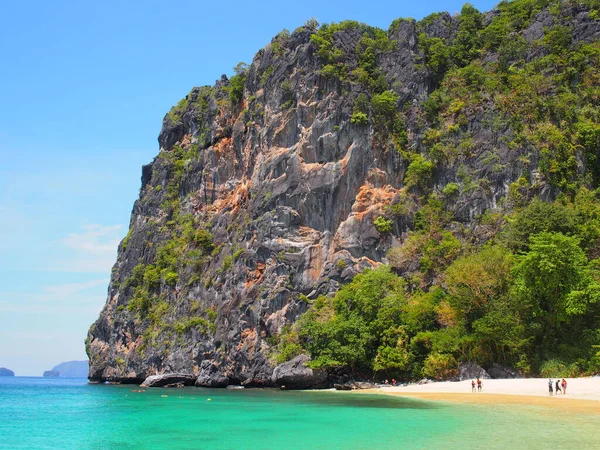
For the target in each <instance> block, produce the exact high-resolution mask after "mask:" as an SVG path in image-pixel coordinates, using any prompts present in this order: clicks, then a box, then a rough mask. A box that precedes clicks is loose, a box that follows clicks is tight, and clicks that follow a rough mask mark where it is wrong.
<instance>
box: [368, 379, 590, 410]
mask: <svg viewBox="0 0 600 450" xmlns="http://www.w3.org/2000/svg"><path fill="white" fill-rule="evenodd" d="M566 380H567V383H568V385H567V395H562V394H558V395H553V396H550V395H549V394H548V379H547V378H527V379H510V380H482V382H483V389H482V391H481V392H477V393H472V392H471V380H466V381H459V382H451V381H445V382H439V383H429V384H422V385H418V384H410V385H408V386H396V387H392V386H389V387H387V386H386V387H380V388H377V389H366V390H363V391H360V392H364V393H377V394H386V395H397V396H401V397H412V398H420V399H423V400H433V401H448V402H453V403H471V404H490V405H492V404H507V405H510V404H520V405H531V406H541V407H550V408H557V409H560V410H562V411H564V412H571V413H596V414H600V377H596V378H566ZM554 381H556V380H554Z"/></svg>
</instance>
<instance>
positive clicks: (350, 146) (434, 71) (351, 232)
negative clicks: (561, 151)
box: [86, 3, 600, 386]
mask: <svg viewBox="0 0 600 450" xmlns="http://www.w3.org/2000/svg"><path fill="white" fill-rule="evenodd" d="M536 8H537V9H535V8H534V9H531V10H528V11H529V12H528V14H529V15H528V16H527V18H526V20H522V21H521V23H520V24H517V25H514V24H513V25H511V26H510V27H508V28H507V30H508V31H506V33H505V34H504V35H502V36H501V39H502V40H503V42H504V41H509V40H513V41H518V42H520V43H523V45H522V46H521V47H520V49H519V53H518V54H512V55H511V54H508V56H507V55H506V52H504V53H503V50H502V49H503V47H502V45H500V46H499V45H492V44H490V45H489V46H488V47H489V48H485V49H484V50H480V51H479V52H478V53H477V54H475V53H473V54H472V55H470V56H465V57H464V58H467V59H466V60H465V61H463V62H462V63H460V62H459V63H456V64H457V66H458V67H459V68H460V67H461V66H462V67H466V66H469V67H470V66H473V65H474V64H475V63H473V61H475V62H476V64H475V65H476V66H477V67H478V68H479V70H481V71H483V72H484V73H485V72H489V71H492V70H496V69H495V68H497V67H499V65H500V64H507V65H508V66H509V69H506V70H507V72H506V73H507V75H506V77H510V76H512V75H511V73H510V70H517V69H518V67H520V66H523V65H526V64H530V63H532V62H535V61H538V60H540V59H542V58H544V57H546V56H548V55H549V54H550V53H551V52H552V49H551V47H550V46H549V45H548V44H546V43H545V42H546V41H544V39H545V36H547V35H548V34H549V33H550V32H551V31H552V30H555V29H560V30H563V28H564V29H567V30H568V37H569V42H570V43H569V45H571V46H575V45H579V44H582V43H593V42H596V41H597V39H598V37H599V36H600V23H599V22H598V20H597V16H595V15H594V11H595V10H593V9H590V7H587V6H583V5H580V4H576V3H573V4H568V5H563V6H562V7H561V8H563V9H560V11H559V12H560V13H557V12H556V11H552V10H550V9H548V8H542V7H536ZM565 11H566V12H568V14H566V13H565ZM502 14H505V11H504V10H498V11H492V12H490V13H487V14H483V15H476V22H477V23H476V25H475V26H476V27H477V30H479V31H478V33H480V34H479V35H482V33H483V31H485V30H486V29H488V28H490V27H491V26H496V25H498V22H499V19H498V17H501V16H502ZM465 17H467V15H465V14H464V13H463V14H461V16H459V17H453V16H450V15H448V14H438V15H434V16H431V17H429V18H427V19H425V20H423V21H422V22H415V21H413V20H400V21H395V22H394V23H393V25H392V26H391V27H390V30H389V31H387V32H384V31H381V30H376V29H373V28H370V27H367V26H365V25H361V24H356V23H352V22H350V23H343V24H341V25H337V26H331V27H329V28H327V27H322V28H321V29H320V30H319V31H317V30H316V29H315V27H314V26H313V25H311V24H308V25H307V26H304V27H300V28H299V29H297V30H296V31H294V32H293V33H291V34H289V33H280V35H278V36H277V37H275V38H274V39H273V41H272V42H271V44H270V45H268V46H267V47H265V48H264V49H262V50H260V51H259V52H258V53H257V55H256V56H255V58H254V60H253V61H252V63H251V64H250V65H249V66H248V67H241V68H239V73H238V75H236V76H234V77H232V78H231V79H228V78H227V77H225V76H223V77H222V78H221V79H220V80H219V81H217V82H216V84H215V85H214V86H212V87H202V88H194V89H192V91H191V92H190V93H189V94H188V96H187V97H186V98H185V99H183V100H182V101H181V102H180V103H179V104H178V105H177V106H176V107H174V108H173V110H172V111H171V112H170V113H169V114H167V116H166V117H165V119H164V121H163V128H162V130H161V133H160V136H159V144H160V152H159V154H158V156H157V157H156V158H155V159H154V161H153V162H152V163H151V164H149V165H147V166H144V167H143V171H142V187H141V190H140V197H139V199H138V200H137V201H136V203H135V205H134V207H133V212H132V216H131V223H130V230H129V233H128V235H127V237H126V238H125V240H124V241H123V242H122V243H121V245H120V246H119V253H118V259H117V262H116V264H115V266H114V268H113V272H112V279H111V283H110V286H109V290H108V299H107V302H106V305H105V307H104V309H103V310H102V312H101V314H100V317H99V319H98V320H97V321H96V322H95V323H94V324H93V325H92V327H91V329H90V331H89V335H88V340H87V343H86V345H87V352H88V355H89V357H90V373H89V377H90V379H92V380H99V381H103V380H111V381H122V382H139V381H142V380H143V379H144V378H145V377H146V376H149V375H154V374H160V373H169V372H172V373H189V374H196V375H197V374H198V373H199V371H200V366H201V364H202V362H203V361H205V360H210V361H212V362H213V363H214V364H215V365H216V367H218V368H219V370H220V371H221V373H222V374H223V375H224V376H226V377H228V378H229V380H230V382H231V383H233V384H238V383H241V384H244V385H248V386H269V385H271V378H272V373H273V370H274V367H275V365H276V364H275V362H274V360H273V358H272V349H271V347H272V342H273V339H274V337H276V336H277V335H278V334H279V333H280V332H281V331H282V329H283V328H284V327H286V326H289V325H290V324H292V323H293V322H294V321H295V320H296V319H297V318H298V317H299V315H301V314H302V313H303V312H304V311H306V310H307V308H309V305H310V303H311V301H312V300H313V299H315V298H316V297H317V296H319V295H322V294H329V293H332V292H335V291H336V289H337V288H338V286H339V285H340V283H344V282H346V281H348V280H350V279H352V277H353V276H354V275H355V274H356V273H358V272H359V271H361V270H363V269H364V268H367V267H372V266H375V265H377V264H379V263H381V262H385V261H386V254H387V252H388V250H389V249H390V248H392V247H402V245H403V244H404V241H405V239H406V237H407V233H409V232H410V230H411V229H413V227H414V226H415V221H418V211H419V210H420V208H421V207H422V206H423V205H424V204H426V202H427V201H428V200H427V199H428V197H429V196H431V195H438V198H439V199H441V200H440V201H442V202H443V208H444V210H446V211H447V212H448V213H449V214H450V215H451V216H452V221H451V223H450V224H449V225H448V226H447V228H448V230H450V231H451V232H453V233H455V234H456V235H459V236H466V235H468V236H469V238H468V239H471V240H472V242H475V243H481V242H484V241H485V240H486V238H487V236H488V234H489V227H490V226H492V225H489V223H487V224H484V223H483V222H482V221H481V220H479V219H480V218H481V217H482V214H484V213H485V212H486V211H504V210H507V209H510V208H512V207H513V206H514V204H515V202H516V201H517V200H515V197H514V196H511V192H512V193H514V192H517V193H518V194H519V195H520V197H518V198H521V197H531V196H541V197H544V198H553V197H555V196H556V195H557V193H558V192H560V191H561V189H563V190H564V189H565V188H564V186H561V185H560V183H558V182H556V183H555V182H553V179H552V173H551V172H550V171H547V170H546V171H545V169H544V167H545V166H544V165H543V161H542V163H540V160H541V159H540V158H542V159H543V154H544V149H545V148H546V147H544V146H543V145H542V144H536V143H534V142H533V141H531V140H530V141H526V142H525V141H522V140H519V139H518V138H519V136H520V134H519V133H521V131H522V124H523V121H521V122H520V123H519V120H516V121H514V120H513V121H511V117H514V115H515V114H514V113H511V112H510V111H509V110H508V109H507V107H506V106H505V104H504V103H501V101H508V100H506V98H508V96H507V97H503V98H500V97H498V96H493V95H491V94H490V95H488V94H487V93H486V91H485V89H484V88H483V87H481V88H473V90H474V91H476V92H477V98H476V99H471V100H470V101H466V102H463V104H462V105H460V104H455V103H453V102H452V101H453V100H454V99H453V98H446V99H444V98H441V95H442V94H444V93H446V94H445V95H450V96H451V95H453V94H452V92H454V91H452V89H454V87H453V86H454V85H453V84H452V82H453V81H452V80H453V79H452V73H454V72H452V73H450V72H448V68H444V67H443V64H444V60H443V58H442V60H441V63H440V62H439V61H438V60H437V59H436V58H438V57H439V55H438V53H436V51H435V49H436V45H438V44H439V43H442V44H443V45H446V46H448V47H449V48H452V49H460V48H461V47H460V45H462V44H461V42H462V41H461V39H463V40H464V37H465V29H467V28H466V27H467V26H466V25H465V23H466V22H467V21H466V20H465ZM557 27H563V28H557ZM482 30H483V31H482ZM467 31H468V29H467ZM461 33H462V34H461ZM472 47H473V46H471V50H472V49H473V48H472ZM467 50H469V47H468V46H467ZM457 55H458V53H457ZM442 56H443V52H442ZM459 57H460V56H452V55H450V56H448V58H454V60H455V61H460V60H459ZM440 64H442V67H440ZM511 64H512V66H511ZM510 67H512V69H510ZM477 73H479V72H477ZM540 73H541V72H540ZM476 75H477V74H475V75H474V76H476ZM540 76H542V75H540ZM591 83H592V85H594V83H597V81H596V82H594V81H593V80H592V81H591ZM595 86H597V84H595ZM539 89H542V90H543V89H547V90H546V91H544V92H541V93H540V95H541V96H546V97H550V96H553V95H555V93H556V92H554V91H552V89H551V88H546V87H544V86H541V87H539ZM440 93H441V94H440ZM516 101H517V103H518V100H516ZM433 102H437V104H435V105H434V104H433ZM390 104H391V105H392V108H391V109H390V107H389V105H390ZM527 120H528V119H527V118H525V119H524V121H525V122H526V121H527ZM540 155H542V156H540ZM585 164H586V162H585V158H584V156H582V155H581V154H578V155H576V162H575V166H576V167H575V169H574V172H573V173H574V175H573V176H574V177H577V176H578V175H579V174H580V173H581V172H582V171H583V169H581V167H584V166H585ZM523 178H525V179H526V183H525V182H522V181H519V180H522V179H523ZM515 183H516V184H515ZM519 183H520V184H519ZM447 186H452V188H447ZM454 186H456V188H455V187H454ZM450 191H452V192H450ZM513 191H514V192H513ZM415 213H417V217H415ZM407 258H408V259H407V261H405V267H404V269H402V270H404V271H405V272H406V273H411V271H415V270H416V269H415V267H414V266H415V262H414V261H412V260H410V257H407ZM421 282H422V283H425V284H427V283H431V282H432V280H431V279H427V278H426V277H425V278H424V279H423V280H421Z"/></svg>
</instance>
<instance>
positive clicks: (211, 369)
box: [196, 360, 229, 388]
mask: <svg viewBox="0 0 600 450" xmlns="http://www.w3.org/2000/svg"><path fill="white" fill-rule="evenodd" d="M228 384H229V378H227V377H226V376H224V375H223V374H222V373H221V371H220V370H219V369H218V368H217V366H216V365H215V364H214V363H213V362H212V361H209V360H204V361H202V364H200V375H199V376H198V378H197V379H196V386H199V387H208V388H222V387H227V386H228Z"/></svg>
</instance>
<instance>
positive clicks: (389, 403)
mask: <svg viewBox="0 0 600 450" xmlns="http://www.w3.org/2000/svg"><path fill="white" fill-rule="evenodd" d="M96 387H97V388H98V389H111V388H113V389H122V390H127V391H130V390H131V386H96ZM140 395H149V396H165V395H168V396H170V397H171V396H173V397H184V398H185V397H207V398H211V399H214V400H218V399H220V400H225V401H227V400H231V401H240V400H241V401H245V402H264V401H268V402H280V403H296V404H303V405H307V406H308V405H315V406H329V407H353V408H379V409H419V410H434V409H443V408H445V407H446V405H444V404H440V403H434V402H428V401H425V400H419V399H412V398H403V397H392V396H388V395H384V394H363V393H357V392H342V391H325V390H323V391H281V390H279V389H207V388H197V387H187V388H182V389H164V388H149V389H147V390H146V392H144V393H141V394H140Z"/></svg>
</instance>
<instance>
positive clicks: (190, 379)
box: [141, 373, 196, 387]
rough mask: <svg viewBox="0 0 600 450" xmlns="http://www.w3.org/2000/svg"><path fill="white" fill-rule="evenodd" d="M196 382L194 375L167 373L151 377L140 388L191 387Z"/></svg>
mask: <svg viewBox="0 0 600 450" xmlns="http://www.w3.org/2000/svg"><path fill="white" fill-rule="evenodd" d="M195 382H196V377H195V376H194V375H190V374H185V373H169V374H163V375H151V376H149V377H148V378H146V379H145V380H144V382H143V383H142V384H141V387H180V386H193V385H194V383H195Z"/></svg>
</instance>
